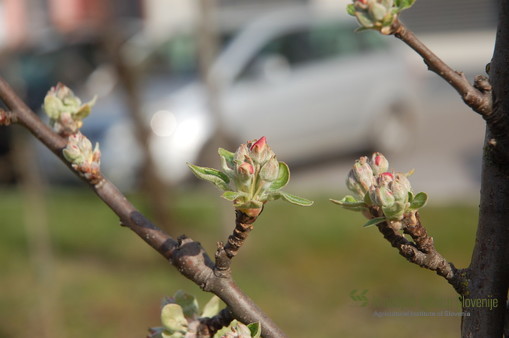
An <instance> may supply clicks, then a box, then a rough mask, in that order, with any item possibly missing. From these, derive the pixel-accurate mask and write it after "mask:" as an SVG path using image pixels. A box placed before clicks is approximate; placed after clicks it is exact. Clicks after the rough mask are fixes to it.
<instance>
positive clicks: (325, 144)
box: [83, 7, 415, 187]
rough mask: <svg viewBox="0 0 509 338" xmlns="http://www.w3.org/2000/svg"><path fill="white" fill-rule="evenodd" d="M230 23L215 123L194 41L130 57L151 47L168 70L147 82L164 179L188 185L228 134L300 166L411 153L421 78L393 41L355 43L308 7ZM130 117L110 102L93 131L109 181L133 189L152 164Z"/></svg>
mask: <svg viewBox="0 0 509 338" xmlns="http://www.w3.org/2000/svg"><path fill="white" fill-rule="evenodd" d="M237 19H238V18H237ZM220 22H221V23H222V24H223V25H224V26H225V27H227V28H225V29H223V30H221V41H222V46H223V47H222V49H221V50H220V53H219V55H218V57H217V59H216V60H215V62H214V65H213V67H212V70H211V74H212V78H213V79H214V80H215V83H216V84H217V88H218V90H217V93H218V97H217V104H218V105H217V106H218V108H219V109H218V112H219V114H217V115H214V114H213V113H212V112H211V109H210V107H211V105H210V102H211V101H210V100H209V96H208V94H207V90H206V87H205V85H204V83H203V82H202V81H200V80H199V79H198V76H197V71H196V69H197V66H196V62H195V61H196V55H195V54H194V52H195V51H196V46H195V43H194V40H193V39H192V38H191V37H190V36H185V35H180V36H173V37H172V38H171V39H169V40H168V41H166V42H164V43H161V44H158V45H157V46H152V47H147V46H142V47H139V46H138V45H137V44H138V43H139V41H140V38H139V37H138V38H136V39H133V41H132V42H131V43H130V44H128V45H127V46H126V48H125V50H126V51H129V55H130V56H131V57H136V55H137V54H136V51H135V49H136V48H139V49H140V48H141V49H142V53H144V54H147V55H148V59H149V60H152V61H151V62H152V64H153V65H155V66H158V67H162V65H163V66H164V67H162V68H159V70H157V69H158V68H157V67H153V69H156V70H157V71H155V72H154V71H153V72H152V73H151V74H150V73H149V74H148V75H147V78H148V79H149V80H150V84H146V85H144V86H143V87H144V91H145V94H144V98H143V110H144V113H145V114H146V120H147V123H148V125H149V126H150V130H151V140H150V148H151V151H152V154H153V156H154V159H155V160H156V165H157V169H158V171H159V173H160V174H161V176H162V178H163V179H164V180H165V181H168V182H177V181H180V180H182V179H183V178H185V177H186V176H187V175H188V174H189V170H188V168H187V166H186V162H192V163H196V164H199V165H207V164H208V163H206V162H207V160H206V158H205V157H204V156H203V154H205V153H207V152H208V153H211V152H212V154H213V155H215V154H217V152H216V150H214V149H211V147H210V146H209V145H210V144H211V140H212V138H213V137H214V134H215V132H216V131H217V130H218V129H220V132H221V133H222V135H223V139H226V140H227V144H225V145H223V147H225V148H229V150H232V151H234V150H235V147H236V146H237V145H239V144H240V143H244V142H245V141H247V140H251V139H254V138H259V137H261V136H266V137H267V140H268V142H269V144H270V146H271V147H272V149H273V150H274V151H275V152H276V154H277V155H278V158H279V159H280V160H282V161H286V162H290V163H292V162H301V161H312V160H313V159H316V158H318V157H323V156H328V155H337V154H345V153H347V152H353V151H359V150H368V149H375V148H376V149H377V150H381V151H386V152H396V151H400V150H401V149H403V148H405V147H406V146H408V144H409V143H410V140H411V138H412V133H413V132H414V129H413V124H412V122H413V120H414V117H415V103H414V90H415V89H414V79H413V78H412V75H413V74H412V72H411V71H410V70H409V68H408V64H407V62H406V61H407V60H406V57H405V56H406V54H404V53H403V52H402V50H400V49H399V47H397V46H395V45H393V44H392V40H393V39H391V38H390V37H383V36H381V35H379V34H378V33H376V32H371V31H366V32H359V33H356V32H354V30H355V29H356V27H357V25H356V22H355V19H354V18H352V17H347V16H346V14H344V13H342V12H337V13H331V12H330V11H329V12H328V13H324V12H320V11H314V10H311V9H309V8H306V7H297V8H291V9H285V10H278V11H271V12H269V13H266V14H264V15H261V16H259V17H256V18H254V19H252V20H249V21H247V22H246V21H244V22H243V23H242V25H240V26H238V27H237V28H236V29H233V30H232V29H231V26H232V25H230V24H228V22H227V21H226V20H225V19H222V21H220ZM154 60H156V61H157V62H156V61H154ZM168 65H169V66H168ZM165 67H167V68H165ZM162 69H167V70H168V69H169V70H170V71H169V73H165V71H163V70H162ZM182 75H186V76H182ZM187 75H191V76H187ZM98 77H99V78H100V76H98ZM183 78H184V79H185V81H180V80H181V79H183ZM101 82H102V84H103V85H104V84H105V83H107V81H103V80H100V81H99V83H101ZM98 88H100V86H95V89H96V90H97V89H98ZM123 109H125V108H121V107H119V104H118V101H117V100H116V99H115V100H114V99H112V98H111V97H110V98H108V97H106V98H100V99H99V101H98V103H97V106H96V107H95V108H94V110H93V113H92V115H91V116H90V117H89V118H87V120H86V121H85V126H84V129H83V131H84V133H86V134H89V135H90V136H91V137H92V138H94V139H95V140H98V141H99V142H100V145H101V151H102V154H103V156H102V168H103V171H104V172H105V173H106V175H107V176H108V177H110V178H111V179H112V180H113V181H114V182H116V183H117V184H119V185H120V186H123V187H128V186H130V185H132V184H133V183H134V182H136V176H137V174H138V170H139V167H140V161H141V159H142V156H141V154H140V152H139V148H138V147H137V145H136V142H135V141H134V132H133V129H132V126H131V125H130V121H129V119H128V118H127V117H126V115H125V114H124V113H122V111H123ZM219 127H220V128H219Z"/></svg>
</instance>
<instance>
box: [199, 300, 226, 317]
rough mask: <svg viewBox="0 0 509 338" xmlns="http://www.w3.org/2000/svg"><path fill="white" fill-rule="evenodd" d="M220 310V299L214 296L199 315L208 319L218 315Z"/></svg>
mask: <svg viewBox="0 0 509 338" xmlns="http://www.w3.org/2000/svg"><path fill="white" fill-rule="evenodd" d="M220 309H221V299H219V297H218V296H216V295H214V296H212V298H210V300H209V301H208V303H207V304H206V305H205V307H204V308H203V312H202V314H201V316H202V317H206V318H210V317H214V316H215V315H217V314H218V313H219V311H220Z"/></svg>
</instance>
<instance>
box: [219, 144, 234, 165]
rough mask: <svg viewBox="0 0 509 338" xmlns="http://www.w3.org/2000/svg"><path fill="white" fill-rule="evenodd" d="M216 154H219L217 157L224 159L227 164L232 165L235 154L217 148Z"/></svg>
mask: <svg viewBox="0 0 509 338" xmlns="http://www.w3.org/2000/svg"><path fill="white" fill-rule="evenodd" d="M217 153H218V154H219V156H221V157H222V158H224V159H225V160H226V161H227V162H228V163H233V157H234V156H235V154H234V153H232V152H231V151H228V150H226V149H223V148H219V149H218V150H217Z"/></svg>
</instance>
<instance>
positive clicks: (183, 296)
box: [173, 290, 198, 318]
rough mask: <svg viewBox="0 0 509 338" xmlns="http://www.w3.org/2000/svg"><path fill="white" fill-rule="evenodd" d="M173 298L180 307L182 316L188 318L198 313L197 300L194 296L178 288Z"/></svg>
mask: <svg viewBox="0 0 509 338" xmlns="http://www.w3.org/2000/svg"><path fill="white" fill-rule="evenodd" d="M173 298H175V303H177V304H178V305H180V306H181V307H182V311H184V316H186V317H188V318H190V317H193V316H194V315H197V314H198V301H197V300H196V298H194V296H192V295H190V294H188V293H185V292H184V291H182V290H178V291H177V292H176V293H175V296H173Z"/></svg>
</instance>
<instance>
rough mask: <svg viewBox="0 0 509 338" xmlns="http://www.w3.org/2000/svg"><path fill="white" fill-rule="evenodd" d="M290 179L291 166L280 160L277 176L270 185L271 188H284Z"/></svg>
mask: <svg viewBox="0 0 509 338" xmlns="http://www.w3.org/2000/svg"><path fill="white" fill-rule="evenodd" d="M289 181H290V168H288V165H287V164H286V163H285V162H279V171H278V174H277V178H276V180H275V181H274V182H272V184H271V185H270V187H269V190H278V189H281V188H283V187H284V186H285V185H287V184H288V182H289Z"/></svg>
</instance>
